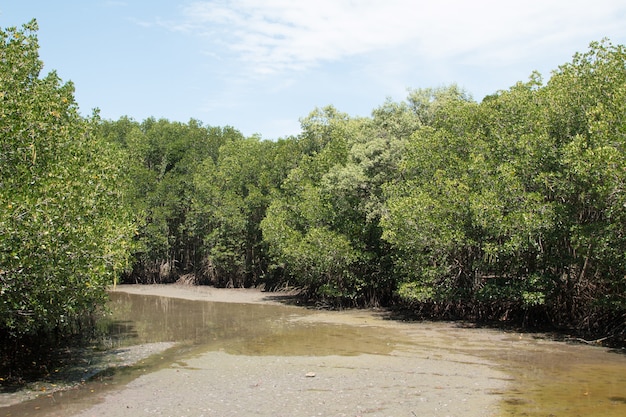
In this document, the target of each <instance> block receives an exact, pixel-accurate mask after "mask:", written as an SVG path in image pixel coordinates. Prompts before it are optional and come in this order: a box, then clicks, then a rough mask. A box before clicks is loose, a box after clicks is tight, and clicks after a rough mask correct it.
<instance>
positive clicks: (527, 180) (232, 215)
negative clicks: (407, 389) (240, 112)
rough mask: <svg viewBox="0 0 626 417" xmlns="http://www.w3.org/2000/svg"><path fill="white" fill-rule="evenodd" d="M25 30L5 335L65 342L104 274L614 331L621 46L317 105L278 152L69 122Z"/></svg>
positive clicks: (6, 148) (620, 326)
mask: <svg viewBox="0 0 626 417" xmlns="http://www.w3.org/2000/svg"><path fill="white" fill-rule="evenodd" d="M35 32H36V23H35V22H31V23H30V24H28V25H25V26H24V28H23V29H21V30H19V29H15V28H11V29H8V30H6V31H3V32H0V37H1V43H0V48H1V50H0V54H1V55H0V101H1V104H0V106H1V107H0V131H1V132H2V136H1V137H0V141H1V142H0V207H1V208H2V209H1V210H0V284H1V290H0V291H1V295H2V299H1V302H0V312H1V316H0V332H1V334H2V337H3V338H16V337H20V336H23V335H29V334H37V333H38V332H49V331H50V330H55V331H58V330H67V329H69V330H72V329H74V328H75V326H76V324H77V323H79V322H80V318H82V317H85V316H86V315H87V316H88V315H90V314H92V313H93V312H94V309H96V308H97V306H99V305H101V304H100V303H101V301H102V300H104V298H105V295H106V288H107V286H108V285H110V284H112V283H113V282H114V280H116V279H121V280H122V281H124V282H141V283H157V282H158V283H160V282H175V281H179V280H180V281H183V282H188V283H194V284H212V285H216V286H246V287H248V286H257V285H264V286H266V288H271V289H276V288H281V287H284V286H289V287H297V288H301V289H303V291H304V293H305V294H306V295H307V296H308V297H309V298H310V299H312V300H316V301H317V302H320V303H326V304H328V305H354V306H364V305H380V304H385V305H389V304H391V303H395V304H402V305H404V306H407V307H409V308H410V309H412V310H413V311H415V312H418V313H420V314H423V315H427V316H432V317H441V318H459V317H460V318H471V319H478V320H504V321H507V320H515V321H516V322H517V323H526V324H536V323H539V322H541V323H545V324H549V325H552V326H563V327H567V328H570V329H575V330H577V331H578V332H579V333H580V334H585V335H595V336H598V337H600V336H606V337H610V338H611V340H612V341H619V340H623V339H624V336H625V331H626V325H625V323H626V279H625V276H626V235H625V233H626V194H625V192H626V188H625V187H626V160H625V158H626V118H625V117H626V51H625V49H624V47H623V46H615V45H612V44H611V43H610V42H608V41H602V42H598V43H592V44H591V45H590V48H589V50H588V52H586V53H582V54H577V55H576V56H574V58H573V60H572V62H571V63H567V64H564V65H562V66H561V67H559V68H558V69H557V70H555V71H554V72H553V74H552V76H551V77H550V79H549V81H548V82H547V83H545V84H544V83H543V81H542V79H541V77H540V75H539V74H532V75H531V77H530V79H529V81H527V82H520V83H518V84H516V85H515V86H513V87H511V88H509V89H508V90H503V91H498V92H496V93H494V94H493V95H491V96H489V97H486V98H485V99H484V100H483V101H482V102H480V103H477V102H475V101H474V100H473V99H472V98H471V96H469V94H467V93H466V92H465V91H463V90H462V89H460V88H459V87H457V86H455V85H452V86H447V87H440V88H432V89H419V90H411V91H409V94H408V97H407V99H406V100H404V101H401V102H395V101H391V100H389V101H387V102H385V103H383V104H382V105H381V106H380V107H379V108H376V109H374V110H373V111H372V114H371V116H370V117H350V116H348V115H346V114H344V113H341V112H340V111H338V110H337V109H335V108H334V107H332V106H329V107H326V108H322V109H316V110H314V111H313V112H312V113H311V114H310V115H308V116H307V117H305V118H303V119H302V120H301V126H302V133H301V134H300V135H298V136H296V137H289V138H284V139H281V140H276V141H267V140H261V139H260V138H258V137H248V138H246V137H244V136H243V135H242V134H241V133H240V132H238V131H237V130H236V129H234V128H231V127H211V126H203V125H202V123H200V122H199V121H196V120H190V121H189V122H188V123H179V122H171V121H168V120H163V119H161V120H156V119H152V118H151V119H147V120H144V121H143V122H138V121H135V120H133V119H130V118H126V117H124V118H121V119H120V120H117V121H111V120H101V119H100V118H99V117H98V115H97V113H96V114H94V115H93V116H91V117H89V118H83V117H81V116H79V114H78V112H77V105H76V103H75V101H74V98H73V86H72V84H71V83H67V84H62V83H61V82H60V80H59V78H58V77H57V75H56V74H55V73H54V72H53V73H50V74H49V75H47V76H46V77H44V78H40V76H39V73H40V71H41V69H42V64H41V62H40V61H39V59H38V56H37V38H36V36H35Z"/></svg>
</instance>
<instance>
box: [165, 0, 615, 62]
mask: <svg viewBox="0 0 626 417" xmlns="http://www.w3.org/2000/svg"><path fill="white" fill-rule="evenodd" d="M625 10H626V5H625V4H623V1H616V0H596V1H594V2H593V3H589V2H588V1H579V0H567V1H564V0H561V1H546V0H526V1H519V0H515V1H507V2H503V1H500V0H475V1H472V2H470V1H466V0H443V1H415V0H385V1H377V0H361V1H359V0H316V1H308V0H306V1H293V0H215V1H197V2H194V3H191V4H190V5H189V6H187V7H186V8H185V9H184V11H183V14H184V20H185V21H184V22H178V23H177V25H178V28H179V29H181V28H184V30H186V31H191V32H194V33H202V34H204V35H206V36H207V39H210V42H211V43H212V44H213V45H220V46H221V47H226V48H227V50H228V51H229V53H230V54H234V55H235V57H236V58H237V59H238V60H239V61H240V62H243V63H245V64H247V65H249V68H251V69H252V71H254V72H255V73H257V74H274V73H282V72H284V71H292V70H301V69H308V68H311V67H315V66H316V65H318V64H320V63H324V62H329V61H337V60H340V59H342V58H345V57H349V56H354V55H361V54H367V53H372V52H376V51H384V50H390V49H396V48H397V49H398V50H402V49H405V50H406V51H407V56H409V57H411V58H414V57H416V56H418V57H421V58H422V59H432V60H447V59H451V58H455V57H456V58H458V57H463V59H465V60H466V62H467V63H470V64H472V63H479V62H480V61H481V60H483V59H489V61H490V63H491V65H493V64H494V63H497V62H498V61H503V62H505V63H511V61H515V60H521V59H523V58H524V57H525V56H528V55H529V54H533V53H534V54H537V53H541V50H538V49H541V48H544V49H545V48H548V47H555V45H559V44H561V45H563V44H567V43H572V42H577V43H579V42H581V39H582V40H584V42H589V41H591V40H596V39H595V38H594V39H592V38H588V37H589V36H592V35H594V34H595V33H597V32H598V31H602V30H606V29H608V28H611V27H612V28H613V30H618V28H620V27H624V26H623V25H624V17H625ZM577 46H580V45H578V44H577Z"/></svg>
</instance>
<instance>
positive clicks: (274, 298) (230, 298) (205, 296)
mask: <svg viewBox="0 0 626 417" xmlns="http://www.w3.org/2000/svg"><path fill="white" fill-rule="evenodd" d="M110 291H111V292H114V291H119V292H124V293H128V294H140V295H155V296H159V297H171V298H182V299H185V300H194V301H211V302H218V303H242V304H271V305H279V304H283V303H284V302H285V301H287V300H290V299H292V298H293V297H294V296H295V295H296V294H297V292H295V291H280V292H264V291H261V290H259V289H255V288H214V287H209V286H205V285H199V286H193V285H178V284H153V285H126V284H125V285H118V286H116V287H115V288H111V289H110Z"/></svg>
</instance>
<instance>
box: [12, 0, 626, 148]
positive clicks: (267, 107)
mask: <svg viewBox="0 0 626 417" xmlns="http://www.w3.org/2000/svg"><path fill="white" fill-rule="evenodd" d="M32 18H36V19H37V21H38V23H39V27H40V30H39V34H38V36H39V41H40V57H41V59H42V60H43V61H44V64H45V69H44V72H45V73H47V72H48V71H50V70H53V69H54V70H56V71H57V72H58V74H59V76H60V77H61V78H62V79H63V80H65V81H68V80H71V81H73V82H74V84H75V87H76V99H77V101H78V104H79V106H80V108H81V111H82V112H83V113H84V114H90V113H91V109H93V108H95V107H98V108H99V109H100V110H101V114H102V116H103V117H104V118H107V119H113V120H116V119H118V118H119V117H121V116H124V115H126V116H130V117H132V118H134V119H135V120H137V121H142V120H144V119H145V118H147V117H151V116H153V117H156V118H161V117H163V118H167V119H169V120H172V121H181V122H187V121H188V120H189V119H190V118H194V119H198V120H200V121H202V122H203V123H204V124H205V125H211V126H225V125H230V126H233V127H235V128H237V129H239V130H240V131H242V132H243V133H244V134H245V135H247V136H249V135H252V134H260V135H261V136H262V137H263V138H265V139H275V138H278V137H285V136H288V135H292V134H298V133H299V131H300V128H299V127H300V124H299V119H300V118H301V117H305V116H306V115H307V114H309V112H311V111H312V110H313V109H315V108H316V107H322V106H325V105H329V104H332V105H334V106H335V107H337V108H338V109H339V110H340V111H342V112H345V113H348V114H350V115H353V116H368V115H370V113H371V111H372V110H373V109H374V108H376V107H378V106H380V105H382V104H383V103H384V101H385V100H386V99H387V98H391V99H393V100H397V101H399V100H403V99H404V98H405V97H406V95H407V89H408V88H413V89H415V88H427V87H438V86H443V85H448V84H451V83H457V84H458V85H460V86H461V87H463V88H464V89H465V90H466V91H468V92H469V93H470V94H472V96H473V97H474V99H475V100H477V101H480V100H482V98H483V97H484V96H485V95H487V94H492V93H494V92H496V91H498V90H503V89H507V88H509V87H510V86H512V85H513V84H515V83H516V82H517V81H526V80H527V79H528V77H529V76H530V74H531V72H532V71H533V70H537V71H539V72H541V74H542V75H543V76H544V80H545V81H547V80H548V79H549V76H550V72H551V71H552V70H555V69H557V67H558V66H559V65H561V64H564V63H566V62H569V61H571V57H572V55H573V54H574V53H575V52H584V51H586V50H587V48H588V45H589V43H590V42H591V41H596V40H601V39H602V38H605V37H607V38H609V39H610V40H611V41H612V42H613V43H615V44H626V2H624V1H623V0H594V1H588V0H586V1H578V0H563V1H560V0H559V1H550V0H525V1H517V0H509V1H503V0H472V1H462V0H437V1H432V0H430V1H422V0H309V1H299V0H210V1H209V0H206V1H192V0H190V1H183V0H171V1H165V0H145V1H139V0H59V1H50V0H39V1H30V0H20V1H17V0H0V26H1V27H3V28H6V27H10V26H21V25H22V24H24V23H26V22H28V21H29V20H30V19H32Z"/></svg>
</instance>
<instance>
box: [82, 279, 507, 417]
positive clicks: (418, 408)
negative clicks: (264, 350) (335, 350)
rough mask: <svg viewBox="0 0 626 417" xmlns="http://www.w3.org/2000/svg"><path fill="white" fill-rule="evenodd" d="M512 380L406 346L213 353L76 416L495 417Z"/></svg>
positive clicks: (217, 292)
mask: <svg viewBox="0 0 626 417" xmlns="http://www.w3.org/2000/svg"><path fill="white" fill-rule="evenodd" d="M116 291H124V292H131V293H139V294H146V295H147V294H150V295H161V296H169V297H179V298H186V299H193V300H207V301H219V302H237V303H277V302H279V301H278V300H277V298H276V295H277V294H273V293H263V292H260V291H257V290H246V289H225V290H222V289H214V288H207V287H184V286H122V287H118V288H117V289H116ZM285 295H286V296H288V295H289V294H285ZM333 316H335V317H338V318H339V320H340V321H343V320H345V317H346V315H341V314H338V315H333V314H332V313H330V314H329V313H328V312H323V313H320V320H324V321H329V320H332V319H333ZM357 316H358V315H357ZM360 317H362V315H361V316H360ZM508 379H509V377H508V375H506V374H504V373H502V372H501V371H499V370H498V369H497V367H496V366H495V365H494V364H493V363H489V362H488V361H486V360H484V359H480V358H478V357H476V356H472V355H465V354H459V353H458V352H456V353H454V352H446V351H445V349H443V350H440V351H438V352H437V353H436V354H435V355H431V354H425V353H424V352H423V351H421V350H415V351H410V350H406V349H403V350H401V351H394V352H392V353H391V354H387V355H369V354H368V355H359V356H243V355H232V354H228V353H225V352H222V351H211V352H205V353H202V354H198V355H196V356H194V357H191V358H188V359H186V360H184V362H181V361H178V362H176V363H175V364H173V365H171V366H169V367H167V368H165V369H161V370H158V371H156V372H152V373H149V374H146V375H142V376H140V377H139V378H137V379H135V380H133V381H132V382H130V383H129V384H128V385H127V386H126V387H124V388H123V389H121V390H118V391H115V392H112V393H110V394H108V395H106V396H104V397H103V398H102V399H101V402H100V403H99V404H97V405H95V406H93V407H91V408H89V409H87V410H85V411H83V412H81V413H79V414H76V415H75V416H76V417H92V416H107V417H118V416H119V417H121V416H153V415H158V416H181V417H182V416H198V417H200V416H221V417H227V416H291V417H294V416H352V417H355V416H407V417H414V416H420V417H421V416H441V417H443V416H467V417H473V416H476V417H478V416H492V415H494V416H495V415H498V412H497V410H498V401H499V400H500V399H501V398H500V396H499V395H498V394H499V393H501V392H502V390H503V389H504V388H505V386H506V383H507V382H506V381H507V380H508Z"/></svg>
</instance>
